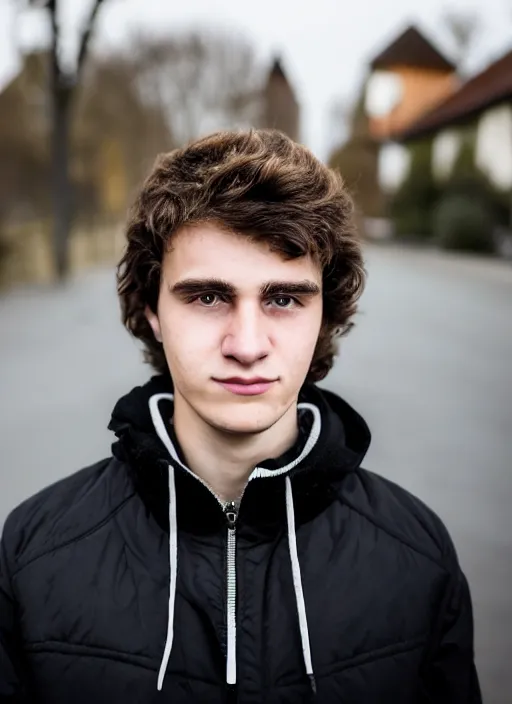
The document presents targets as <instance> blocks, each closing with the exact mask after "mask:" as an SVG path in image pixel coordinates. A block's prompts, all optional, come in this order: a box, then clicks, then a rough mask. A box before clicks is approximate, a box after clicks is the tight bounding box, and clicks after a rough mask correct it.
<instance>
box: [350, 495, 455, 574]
mask: <svg viewBox="0 0 512 704" xmlns="http://www.w3.org/2000/svg"><path fill="white" fill-rule="evenodd" d="M340 500H341V501H342V502H343V503H344V504H346V505H347V506H348V507H349V508H350V509H352V511H355V512H356V513H358V514H359V515H360V516H362V517H363V518H366V520H367V521H369V522H370V523H371V524H372V525H374V526H375V527H376V528H378V529H379V530H382V531H383V532H384V533H387V535H389V536H390V537H391V538H394V539H395V540H397V541H398V542H399V543H402V545H405V546H407V547H408V548H410V549H411V550H414V552H417V553H418V554H419V555H422V556H423V557H426V558H427V560H430V561H431V562H433V563H434V564H435V565H437V566H438V567H441V568H442V569H443V570H445V571H446V572H448V571H449V570H448V567H447V566H446V564H444V562H442V561H441V560H436V558H435V557H433V556H432V555H429V554H428V553H427V552H425V551H424V550H421V548H419V547H418V546H417V545H414V543H412V542H410V541H409V540H407V539H406V538H404V537H403V536H401V535H398V534H397V533H395V531H393V530H392V529H391V528H389V527H388V526H386V525H382V524H381V523H379V522H378V521H376V520H375V518H373V516H369V515H368V514H367V513H365V512H364V511H363V510H362V509H360V508H358V507H357V506H354V504H353V503H352V502H351V501H348V500H347V499H346V497H345V496H341V497H340Z"/></svg>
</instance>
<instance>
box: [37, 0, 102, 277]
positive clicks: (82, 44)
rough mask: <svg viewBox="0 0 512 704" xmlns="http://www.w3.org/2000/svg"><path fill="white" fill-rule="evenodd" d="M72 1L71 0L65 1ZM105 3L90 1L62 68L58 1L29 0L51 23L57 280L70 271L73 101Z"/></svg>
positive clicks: (50, 85)
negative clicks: (68, 63)
mask: <svg viewBox="0 0 512 704" xmlns="http://www.w3.org/2000/svg"><path fill="white" fill-rule="evenodd" d="M68 2H71V0H68ZM103 2H104V0H91V3H92V4H91V7H90V11H89V15H88V17H87V19H86V22H85V24H84V26H83V28H82V30H81V34H80V37H79V44H78V46H79V48H78V54H77V59H76V64H75V67H74V69H72V70H70V69H68V68H67V67H65V65H64V62H63V59H62V47H61V44H62V37H61V25H60V12H59V8H60V6H61V0H28V5H29V6H30V7H37V8H42V9H44V10H45V11H46V12H47V14H48V19H49V24H50V71H49V87H48V90H49V95H50V105H51V122H52V127H51V131H52V137H51V154H52V194H53V213H54V233H53V244H54V260H55V269H56V273H57V276H58V278H59V279H63V278H65V276H66V274H67V273H68V270H69V257H68V249H69V236H70V232H71V225H72V217H73V193H72V185H71V178H70V173H69V161H70V124H71V114H72V106H73V100H74V96H75V93H76V88H77V86H78V84H79V82H80V79H81V76H82V72H83V68H84V64H85V60H86V57H87V54H88V51H89V47H90V41H91V37H92V33H93V29H94V26H95V23H96V19H97V16H98V12H99V10H100V8H101V6H102V4H103Z"/></svg>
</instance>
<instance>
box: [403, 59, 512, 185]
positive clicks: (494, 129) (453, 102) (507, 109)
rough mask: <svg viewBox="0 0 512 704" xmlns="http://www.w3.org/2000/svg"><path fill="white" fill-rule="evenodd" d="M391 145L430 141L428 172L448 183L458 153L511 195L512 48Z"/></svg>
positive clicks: (411, 126)
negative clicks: (468, 152) (464, 153)
mask: <svg viewBox="0 0 512 704" xmlns="http://www.w3.org/2000/svg"><path fill="white" fill-rule="evenodd" d="M394 139H395V141H396V142H397V143H398V144H400V145H403V146H407V145H408V144H410V143H413V142H417V141H419V140H422V139H431V140H432V172H433V175H434V177H435V178H436V180H437V181H438V182H439V183H442V182H443V181H447V180H448V179H449V178H450V175H451V173H452V170H453V166H454V164H455V162H456V160H457V157H458V155H459V154H460V152H461V149H462V148H463V147H464V146H465V145H466V146H467V145H469V146H470V147H471V153H472V158H473V160H474V164H475V166H477V167H478V168H479V169H480V170H481V171H482V172H483V173H484V174H485V175H486V176H487V177H488V179H489V181H490V182H491V183H492V184H493V185H494V186H495V188H497V189H498V190H500V191H504V192H508V191H511V192H512V49H511V50H509V51H507V53H505V54H504V55H502V56H501V57H500V58H499V59H498V60H496V61H493V62H492V63H491V64H490V65H488V66H487V67H486V68H485V69H484V70H483V71H482V72H480V73H479V74H477V75H476V76H474V77H473V78H471V79H470V80H468V81H467V82H466V83H464V84H463V85H462V86H461V87H460V88H459V90H458V91H456V92H455V93H453V95H451V96H449V97H448V98H447V99H446V100H444V101H443V102H441V103H440V104H438V105H437V106H436V107H435V108H434V109H433V110H431V111H429V112H427V113H426V114H424V115H423V116H422V117H420V118H419V119H418V120H417V121H415V122H413V123H412V124H411V125H409V126H408V127H407V128H406V129H404V130H402V131H401V133H398V134H395V136H394Z"/></svg>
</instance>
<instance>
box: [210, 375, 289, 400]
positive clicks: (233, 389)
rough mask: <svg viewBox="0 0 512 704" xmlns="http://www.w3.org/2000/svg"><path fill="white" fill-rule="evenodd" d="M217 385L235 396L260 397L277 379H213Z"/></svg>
mask: <svg viewBox="0 0 512 704" xmlns="http://www.w3.org/2000/svg"><path fill="white" fill-rule="evenodd" d="M214 381H216V382H217V384H220V385H221V386H222V387H223V388H224V389H226V391H229V392H230V393H232V394H236V395H237V396H260V395H261V394H264V393H266V392H267V391H268V390H269V389H270V388H271V386H272V385H273V384H275V383H276V381H277V379H263V378H262V377H254V378H252V379H244V378H242V377H232V378H230V379H214Z"/></svg>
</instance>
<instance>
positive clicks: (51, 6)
mask: <svg viewBox="0 0 512 704" xmlns="http://www.w3.org/2000/svg"><path fill="white" fill-rule="evenodd" d="M46 8H47V9H48V12H49V13H50V27H51V47H50V61H51V75H52V82H53V86H54V90H55V89H56V88H57V86H58V85H59V83H60V82H61V78H62V71H61V67H60V62H59V23H58V22H57V0H48V2H47V3H46Z"/></svg>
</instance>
